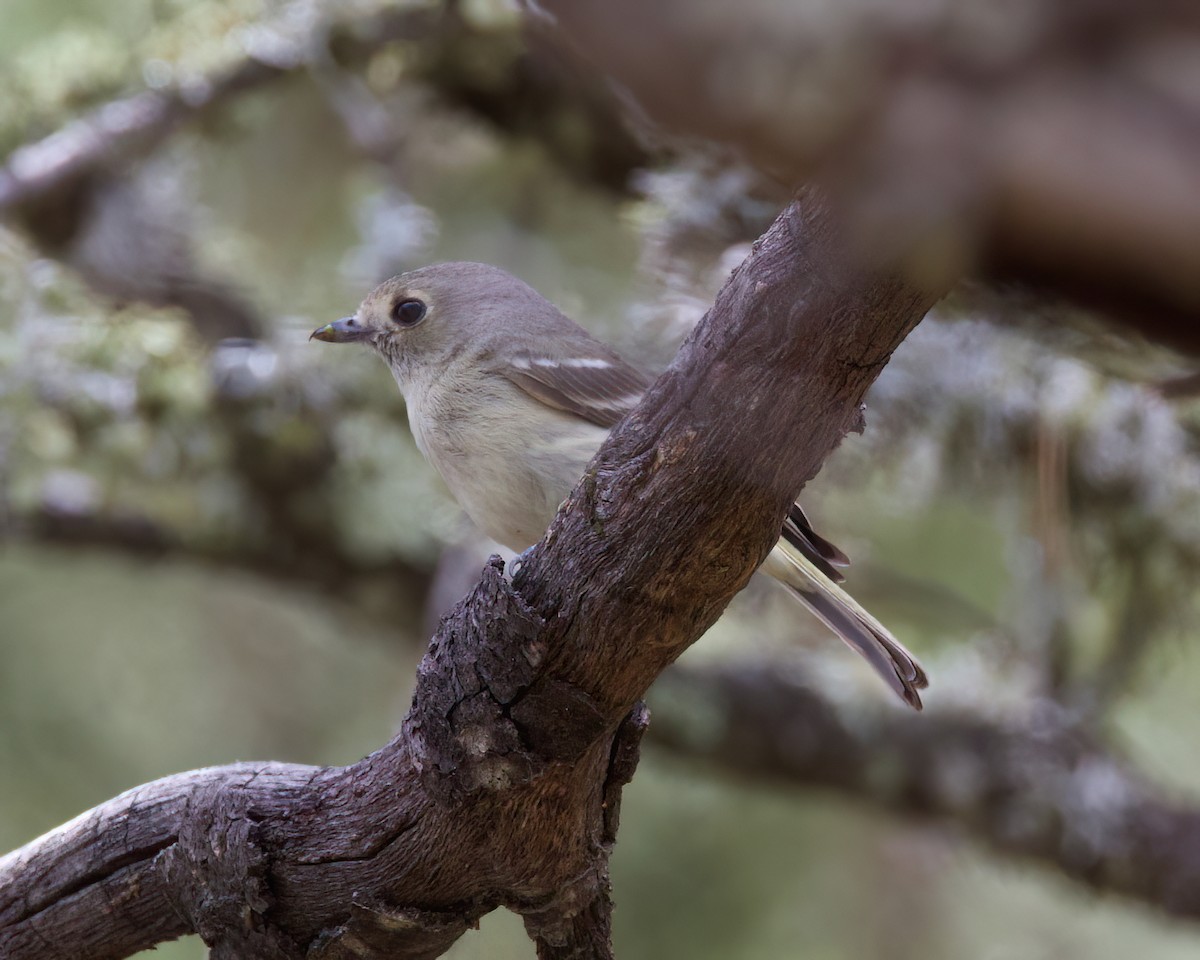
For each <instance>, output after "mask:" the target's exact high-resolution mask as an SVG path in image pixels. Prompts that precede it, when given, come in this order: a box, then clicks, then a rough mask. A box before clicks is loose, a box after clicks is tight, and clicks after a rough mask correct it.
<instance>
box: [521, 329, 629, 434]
mask: <svg viewBox="0 0 1200 960" xmlns="http://www.w3.org/2000/svg"><path fill="white" fill-rule="evenodd" d="M595 346H596V348H597V349H595V350H594V351H593V350H579V351H575V352H570V353H566V354H564V355H560V356H553V355H550V354H538V353H534V352H523V353H519V354H517V355H516V356H515V357H513V358H511V359H510V360H509V361H508V362H507V363H506V364H505V366H504V368H503V369H502V370H501V371H500V372H501V373H503V374H504V376H506V377H507V378H508V379H509V380H511V381H512V382H513V383H515V384H516V385H517V386H518V387H520V388H521V389H522V390H524V391H525V392H526V393H528V394H529V395H530V396H531V397H534V398H535V399H537V400H540V401H541V402H542V403H544V404H546V405H547V406H550V407H555V408H556V409H558V410H565V411H566V412H568V413H573V414H575V415H576V416H577V417H582V418H583V419H584V420H588V421H590V422H591V423H594V424H597V425H598V426H601V427H611V426H613V425H614V424H615V423H616V422H617V421H618V420H620V419H621V418H622V417H623V416H625V414H627V413H628V412H629V411H630V410H632V409H633V408H634V407H635V406H637V403H638V401H639V400H641V399H642V394H643V393H644V392H645V390H646V388H647V387H648V386H649V385H650V379H651V378H650V377H649V376H647V375H646V374H644V373H642V371H640V370H638V369H637V368H636V367H634V366H632V365H631V364H629V363H626V362H625V361H624V360H622V359H621V358H620V357H618V356H617V355H616V354H615V353H612V352H611V351H608V350H605V349H603V348H602V345H601V344H599V343H596V344H595Z"/></svg>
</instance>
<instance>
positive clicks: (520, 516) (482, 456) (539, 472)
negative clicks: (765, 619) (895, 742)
mask: <svg viewBox="0 0 1200 960" xmlns="http://www.w3.org/2000/svg"><path fill="white" fill-rule="evenodd" d="M309 339H310V340H313V339H315V340H320V341H325V342H329V343H363V344H367V345H369V346H371V347H373V348H374V349H375V351H376V352H377V353H378V354H379V355H380V356H381V357H382V358H383V360H384V361H385V362H386V363H387V365H388V367H389V368H390V369H391V371H392V374H393V376H394V377H395V379H396V382H397V384H398V385H399V387H400V391H401V393H403V395H404V400H405V406H406V408H407V411H408V421H409V426H410V428H411V430H412V435H413V438H414V439H415V441H416V444H417V447H418V448H419V449H420V451H421V453H422V455H423V456H424V457H425V459H426V460H427V461H428V462H429V463H430V464H431V465H432V466H433V468H434V469H435V470H436V471H437V472H438V473H439V474H440V475H441V477H442V479H443V481H444V482H445V484H446V486H447V487H448V488H449V489H450V492H451V494H453V496H454V497H455V499H456V500H457V501H458V503H459V505H460V506H461V507H462V508H463V510H464V511H465V512H466V514H467V516H468V517H469V518H470V519H471V520H472V522H473V523H474V524H475V525H476V526H477V527H478V528H479V529H480V530H482V531H483V533H485V534H486V535H487V536H489V537H491V538H492V539H493V540H495V541H496V542H498V543H500V544H503V545H504V546H506V547H508V548H509V549H511V550H513V551H515V552H517V553H521V552H522V551H524V550H526V549H527V548H529V547H530V546H532V545H533V544H535V543H537V542H538V541H539V540H540V539H541V537H542V535H543V533H544V532H545V530H546V528H547V527H548V526H549V525H550V521H551V520H552V519H553V518H554V515H555V513H556V512H557V510H558V507H559V505H560V504H561V503H562V501H563V500H564V499H565V498H566V497H567V495H568V494H569V493H570V492H571V490H572V489H573V488H574V486H575V484H576V482H577V481H578V480H579V478H580V477H581V476H582V475H583V472H584V469H585V467H586V465H587V463H588V461H590V460H591V458H592V456H593V454H595V452H596V451H597V450H598V449H599V447H600V444H601V443H602V442H603V441H604V439H605V437H607V436H608V433H609V431H610V430H611V429H612V427H613V426H614V425H616V423H617V422H618V421H619V420H621V418H622V417H624V416H625V414H627V413H628V412H629V411H630V410H632V409H633V408H634V407H635V406H636V405H637V404H638V402H639V401H640V400H641V398H642V395H643V394H644V393H645V391H646V389H647V388H648V387H649V385H650V383H651V382H652V380H653V378H652V377H651V376H649V375H648V374H647V373H645V372H644V371H642V370H640V369H639V368H638V367H636V366H634V365H633V364H632V363H630V362H628V361H627V360H625V359H624V358H622V357H621V356H620V355H619V354H618V353H617V351H616V350H615V349H613V348H612V347H610V346H609V345H608V344H606V343H604V342H603V341H601V340H599V339H597V338H596V337H593V336H592V335H591V334H590V333H588V332H587V331H586V330H585V329H584V328H583V327H581V326H579V325H578V324H576V323H575V322H574V321H573V320H571V319H570V318H569V317H567V316H566V315H565V314H563V313H562V312H561V311H560V310H559V309H558V308H557V307H555V306H554V305H553V304H552V303H551V302H550V301H549V300H547V299H546V298H545V297H543V296H542V295H541V294H540V293H538V291H537V290H535V289H534V288H533V287H531V286H530V285H529V284H527V283H525V282H524V281H522V280H520V279H519V278H517V277H515V276H513V275H512V274H510V273H508V272H507V271H505V270H503V269H501V268H499V267H495V266H491V265H489V264H484V263H467V262H448V263H438V264H433V265H431V266H426V267H420V268H418V269H415V270H411V271H409V272H407V273H403V274H401V275H399V276H396V277H392V278H391V279H390V280H385V281H384V282H383V283H381V284H379V285H378V286H377V287H375V289H374V290H372V291H371V292H370V293H369V294H368V295H367V297H366V298H365V299H364V300H363V301H362V303H361V304H360V305H359V307H358V310H357V311H356V312H355V313H354V314H353V315H352V316H348V317H343V318H342V319H340V320H335V321H334V322H332V323H327V324H325V325H324V326H322V327H319V328H317V329H316V330H314V331H313V332H312V334H311V336H310V338H309ZM849 562H850V561H849V558H848V557H847V556H846V554H845V553H843V552H842V551H841V550H839V549H838V548H837V547H836V546H834V545H833V544H832V543H830V542H829V541H828V540H826V539H825V538H824V537H822V536H821V535H820V534H818V533H817V532H816V531H815V530H814V529H813V526H812V524H811V522H810V521H809V519H808V516H807V515H806V514H805V512H804V510H803V509H802V508H801V506H800V505H799V504H798V503H797V504H794V505H793V506H792V507H791V509H790V510H789V511H788V513H787V516H786V518H785V520H784V522H783V528H782V530H781V531H780V537H779V541H778V542H777V543H776V545H775V546H774V547H773V548H772V550H771V552H770V554H769V555H768V557H767V559H766V560H765V561H764V563H763V565H762V567H760V570H761V571H762V572H764V573H766V574H768V575H769V576H771V577H773V578H774V579H775V580H777V581H779V582H780V583H782V584H783V585H784V587H786V588H787V590H788V591H789V592H790V593H791V594H792V596H794V597H795V598H796V599H797V600H799V601H800V603H802V604H803V605H804V606H805V607H807V608H808V609H809V610H810V611H811V612H812V613H813V614H815V615H816V616H817V618H818V619H819V620H821V621H822V622H823V623H824V624H825V625H826V626H827V627H829V629H830V630H832V631H833V632H834V633H835V634H836V635H837V636H839V637H840V638H841V639H842V640H843V641H845V643H846V644H847V645H848V646H850V647H851V648H852V649H853V650H855V651H857V652H858V653H859V654H861V655H862V656H863V657H864V658H865V659H866V661H867V663H869V664H870V665H871V667H873V668H874V670H875V671H876V673H878V674H879V676H880V677H882V678H883V680H884V681H885V682H886V683H887V685H888V686H889V687H891V689H892V690H893V691H895V692H896V694H898V695H899V696H900V698H901V699H902V700H903V701H904V702H905V703H907V704H908V705H909V706H911V707H913V708H914V709H916V710H920V709H921V694H920V691H921V690H923V689H925V688H926V687H927V686H928V684H929V680H928V677H927V676H926V673H925V671H924V670H923V669H922V667H921V665H920V663H919V662H918V661H917V659H916V657H914V656H913V655H912V654H911V653H910V652H909V651H908V650H907V649H905V647H904V646H903V645H902V644H901V643H900V642H899V641H898V640H897V639H896V638H895V637H894V636H892V634H891V633H890V632H889V631H888V630H887V628H886V627H884V626H883V625H882V624H881V623H880V622H879V621H878V620H876V619H875V618H874V617H873V616H872V615H871V614H870V613H868V612H867V611H866V610H865V609H864V608H863V607H862V606H860V605H859V604H858V603H857V602H856V601H855V600H854V599H853V598H852V597H851V596H850V595H849V594H848V593H846V592H845V591H844V590H843V589H842V588H841V587H840V586H839V584H840V583H841V582H843V581H844V579H845V577H844V575H843V574H842V573H841V568H843V567H845V566H847V565H848V564H849Z"/></svg>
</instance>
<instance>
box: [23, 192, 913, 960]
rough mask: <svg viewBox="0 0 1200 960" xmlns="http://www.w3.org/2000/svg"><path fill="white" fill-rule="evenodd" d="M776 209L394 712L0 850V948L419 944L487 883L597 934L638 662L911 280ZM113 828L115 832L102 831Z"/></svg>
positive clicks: (847, 399) (604, 944) (727, 590)
mask: <svg viewBox="0 0 1200 960" xmlns="http://www.w3.org/2000/svg"><path fill="white" fill-rule="evenodd" d="M835 223H836V218H835V217H834V216H832V214H831V213H830V211H829V209H828V207H827V206H826V205H825V204H824V203H822V202H821V201H820V200H819V199H818V198H816V197H813V196H810V197H808V198H806V202H805V203H804V204H802V205H793V206H791V207H789V208H788V209H787V210H786V211H785V212H784V213H783V214H782V215H781V216H780V218H779V219H778V220H777V222H776V223H775V224H774V225H773V227H772V228H771V230H770V231H769V232H768V233H767V234H766V235H765V236H764V238H763V239H762V240H761V241H760V242H759V243H758V244H757V245H756V248H755V250H754V251H753V253H752V254H751V256H750V257H749V258H748V259H747V261H746V262H745V263H744V264H743V265H742V266H741V267H740V268H739V269H738V270H737V271H736V272H735V273H734V275H733V277H732V278H731V279H730V281H729V283H728V284H727V286H726V287H725V289H724V290H723V291H722V293H721V295H720V296H719V298H718V300H717V302H716V304H715V306H714V308H713V309H712V310H711V311H710V313H709V314H708V316H707V317H706V318H705V320H704V321H703V322H702V323H701V324H700V325H699V327H698V328H697V329H696V330H695V332H694V333H693V335H692V336H691V337H690V338H689V339H688V341H687V342H686V343H685V345H684V346H683V348H682V349H681V351H680V353H679V355H678V357H677V358H676V360H675V362H674V363H673V364H672V366H671V367H670V368H669V369H668V371H667V372H666V373H665V374H664V375H663V376H662V377H661V378H660V379H659V380H658V382H657V383H656V384H655V385H654V387H653V388H652V389H651V390H650V392H649V394H648V395H647V397H646V399H645V401H644V402H643V403H642V405H641V406H640V407H639V408H638V409H637V410H636V411H634V413H633V414H631V415H630V416H629V417H628V418H627V419H626V420H625V421H624V422H623V423H622V424H621V425H619V426H618V427H617V428H616V429H615V430H614V432H613V434H612V436H611V437H610V439H609V440H608V441H607V442H606V443H605V445H604V446H603V448H602V449H601V450H600V452H599V453H598V454H597V456H596V458H595V460H594V461H593V462H592V464H591V465H590V467H589V469H588V471H587V473H586V475H585V476H584V478H583V479H582V480H581V482H580V484H579V485H578V487H577V488H576V489H575V491H574V492H573V494H572V496H571V497H570V498H569V499H568V501H567V502H566V504H565V505H564V508H563V509H562V510H561V511H560V513H559V516H558V517H557V518H556V520H555V522H554V523H553V524H552V526H551V528H550V530H549V531H548V532H547V534H546V537H545V539H544V540H543V541H542V543H541V544H540V545H539V546H538V547H536V548H535V549H534V550H533V551H532V553H531V554H529V555H528V556H527V557H526V558H525V560H524V563H523V564H522V566H521V567H520V569H519V570H518V571H517V573H516V574H515V576H514V577H513V579H512V580H511V581H509V580H507V579H506V578H505V577H504V575H503V571H502V565H501V564H500V562H499V561H498V560H497V561H493V562H491V563H489V564H488V566H487V567H486V568H485V570H484V575H483V579H482V580H481V581H480V583H479V584H478V585H477V587H476V588H475V590H474V591H473V592H472V594H471V595H470V596H469V597H468V598H466V599H465V600H464V601H463V602H462V603H461V604H460V605H459V606H458V607H457V608H456V609H455V610H454V611H453V613H451V614H450V615H449V616H447V618H446V619H445V620H444V621H443V622H442V625H441V627H440V628H439V630H438V632H437V635H436V636H435V637H434V638H433V640H432V641H431V644H430V647H429V651H428V653H427V655H426V657H425V659H424V661H423V662H422V664H421V667H420V670H419V674H418V681H417V689H416V692H415V694H414V698H413V703H412V707H411V709H410V712H409V714H408V716H407V718H406V720H405V722H404V724H403V727H402V730H401V732H400V734H399V735H398V736H397V737H396V738H395V739H394V740H393V741H392V742H391V743H389V744H388V745H387V746H385V747H384V748H382V749H381V750H379V751H377V752H376V753H373V754H371V755H370V756H368V757H366V758H364V759H363V760H362V761H360V762H358V763H356V764H352V765H350V766H348V767H342V768H307V767H299V766H286V765H279V764H250V765H245V764H243V765H237V766H233V767H225V768H218V769H213V770H206V771H198V772H195V773H192V774H184V775H181V776H179V777H172V778H168V779H167V780H164V781H159V782H157V783H155V784H150V785H147V786H146V787H142V788H139V789H138V790H136V791H134V792H133V793H131V794H127V795H125V796H123V797H121V798H118V799H117V800H114V801H111V802H110V803H108V804H105V805H102V806H101V807H98V808H96V809H95V810H93V811H92V812H90V813H89V814H86V815H84V816H83V817H82V818H80V819H79V820H77V821H74V822H73V823H71V824H68V825H67V826H66V827H64V828H62V829H61V830H59V831H57V832H55V833H52V834H50V835H48V836H47V837H45V838H42V839H41V840H38V841H34V842H33V843H32V844H30V845H29V846H27V847H25V848H23V849H22V850H19V851H17V852H16V853H15V854H12V855H10V856H9V857H8V858H6V859H5V860H3V861H0V954H2V955H3V956H5V957H6V958H10V960H24V958H32V957H38V958H45V957H46V956H48V955H49V956H53V955H55V952H57V955H63V956H71V957H73V958H83V960H87V958H93V957H120V956H124V955H127V954H128V953H130V952H132V951H133V950H135V949H138V948H141V947H144V946H146V945H147V944H148V943H149V942H153V941H155V940H161V939H165V938H168V937H171V936H175V935H178V934H179V933H181V932H183V931H184V930H193V931H196V932H198V933H199V934H200V935H201V936H203V937H204V939H205V940H206V941H207V942H208V943H209V944H210V945H211V946H212V947H213V955H214V956H215V957H233V956H237V957H239V958H243V960H244V958H260V957H261V958H293V957H302V956H318V957H341V956H350V955H355V956H378V957H383V956H393V957H400V956H403V957H433V956H437V955H438V954H440V953H441V952H443V951H444V950H445V949H446V948H447V947H448V946H449V945H450V943H452V942H453V941H454V940H455V939H456V938H457V937H458V936H459V935H460V934H461V933H462V932H463V931H464V930H465V929H467V927H468V926H470V925H471V924H473V923H474V922H475V921H476V920H477V919H478V918H479V917H480V916H481V915H483V914H484V913H486V912H487V911H489V910H491V909H494V908H495V907H497V906H499V905H506V906H508V907H510V908H512V909H514V910H516V911H518V912H519V913H521V914H522V915H523V916H524V917H525V918H526V921H527V924H528V926H529V929H530V932H531V935H532V936H533V937H534V938H535V939H536V941H537V943H538V949H539V952H540V954H541V955H542V956H544V957H606V956H609V955H610V952H611V948H610V946H609V943H608V910H609V901H608V889H607V888H608V878H607V861H608V853H609V850H610V849H611V845H612V842H613V839H614V837H615V831H616V814H617V809H618V803H619V793H620V788H621V785H622V784H624V783H625V782H626V781H627V780H628V779H629V777H630V776H631V775H632V771H633V768H634V766H635V764H636V756H637V742H638V739H639V737H640V735H641V732H642V730H643V729H644V727H645V725H646V716H645V713H644V711H643V710H642V709H641V708H640V707H639V706H638V701H639V699H640V697H641V696H642V694H643V693H644V692H645V691H646V689H647V688H648V687H649V685H650V683H651V682H652V681H653V680H654V678H655V677H656V676H657V675H658V674H659V672H661V670H662V669H663V668H664V667H665V666H666V665H667V664H669V663H670V662H672V661H673V660H674V659H675V658H676V657H678V656H679V654H680V653H682V652H683V650H684V649H686V648H687V646H688V645H689V644H691V643H692V642H694V641H695V640H696V639H697V638H698V637H699V636H700V635H701V634H702V633H703V632H704V630H705V629H706V628H707V627H708V626H709V625H710V624H711V623H712V622H713V621H714V620H715V619H716V617H717V616H718V615H719V613H720V612H721V610H722V609H723V608H724V607H725V605H726V604H727V603H728V602H729V600H730V599H731V598H732V597H733V596H734V594H735V593H737V591H738V590H740V589H741V587H742V586H743V585H744V584H745V583H746V581H747V580H748V578H749V577H750V575H751V574H752V573H753V571H754V569H755V568H756V567H757V566H758V564H759V563H760V562H761V561H762V559H763V558H764V557H765V556H766V553H767V551H768V550H769V548H770V546H771V545H772V543H773V541H774V539H775V537H776V536H777V533H778V529H779V525H780V522H781V520H782V517H783V515H784V512H785V510H786V509H787V507H788V505H789V504H790V503H791V502H792V500H793V499H794V498H795V496H796V494H797V493H798V492H799V489H800V487H801V486H802V485H803V483H804V481H805V480H806V479H807V478H809V477H811V476H812V475H813V474H815V473H816V471H817V470H818V468H819V467H820V465H821V462H822V461H823V459H824V458H825V457H826V456H827V455H828V454H829V452H830V451H831V450H832V449H833V448H834V447H835V446H836V445H837V443H838V442H839V441H840V439H841V437H842V436H843V435H844V434H845V432H846V431H847V430H848V429H851V428H853V427H854V426H855V425H856V424H858V423H859V422H860V419H861V409H860V406H861V402H862V398H863V395H864V393H865V391H866V389H867V388H868V386H869V385H870V384H871V382H872V381H873V380H874V379H875V377H876V376H877V375H878V373H879V371H880V370H881V369H882V368H883V366H884V364H885V363H886V362H887V359H888V357H889V356H890V354H891V352H892V350H893V349H894V348H895V347H896V345H897V344H898V343H899V342H900V341H901V340H902V339H903V337H904V336H905V335H906V334H907V333H908V331H909V330H911V329H912V327H913V326H914V325H915V324H916V323H917V322H918V321H919V320H920V318H921V316H922V315H923V314H924V312H925V310H926V309H927V308H928V306H929V305H930V303H931V302H932V300H933V296H932V295H931V294H930V293H927V292H924V291H920V290H917V289H914V288H912V287H911V286H909V285H908V284H907V283H906V282H905V281H904V280H902V279H900V278H899V277H897V276H895V275H893V274H891V273H890V272H885V271H881V270H878V269H874V268H870V267H868V266H865V265H864V264H863V263H862V262H861V261H859V260H858V259H857V258H855V257H854V256H852V253H853V251H852V250H850V249H848V248H847V247H846V246H845V245H844V244H842V243H841V242H840V241H839V237H838V235H837V231H836V229H835ZM127 838H128V840H127Z"/></svg>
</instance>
